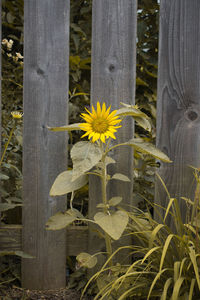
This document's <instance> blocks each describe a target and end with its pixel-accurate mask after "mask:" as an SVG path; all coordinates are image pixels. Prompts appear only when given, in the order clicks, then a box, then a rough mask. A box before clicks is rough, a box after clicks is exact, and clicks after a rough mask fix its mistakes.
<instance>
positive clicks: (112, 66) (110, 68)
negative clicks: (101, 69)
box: [108, 64, 115, 72]
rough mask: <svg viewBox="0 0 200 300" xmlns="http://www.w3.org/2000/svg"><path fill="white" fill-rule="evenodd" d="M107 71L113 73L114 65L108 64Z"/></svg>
mask: <svg viewBox="0 0 200 300" xmlns="http://www.w3.org/2000/svg"><path fill="white" fill-rule="evenodd" d="M108 70H109V71H110V72H114V71H115V65H113V64H110V65H109V67H108Z"/></svg>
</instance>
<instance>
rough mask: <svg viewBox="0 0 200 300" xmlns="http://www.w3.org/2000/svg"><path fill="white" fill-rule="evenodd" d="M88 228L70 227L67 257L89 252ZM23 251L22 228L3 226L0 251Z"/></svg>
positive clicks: (0, 231)
mask: <svg viewBox="0 0 200 300" xmlns="http://www.w3.org/2000/svg"><path fill="white" fill-rule="evenodd" d="M87 239H88V227H87V226H68V227H67V230H66V253H65V257H67V256H76V255H78V254H79V253H80V252H86V251H87ZM17 250H22V226H21V225H2V226H1V227H0V251H17Z"/></svg>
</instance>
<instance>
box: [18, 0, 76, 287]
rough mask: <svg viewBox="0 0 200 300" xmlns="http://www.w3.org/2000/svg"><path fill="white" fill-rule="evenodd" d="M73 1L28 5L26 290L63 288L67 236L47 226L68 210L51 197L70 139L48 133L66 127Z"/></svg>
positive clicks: (50, 0) (34, 1)
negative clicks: (27, 257) (28, 255)
mask: <svg viewBox="0 0 200 300" xmlns="http://www.w3.org/2000/svg"><path fill="white" fill-rule="evenodd" d="M69 5H70V1H69V0H58V1H54V0H43V1H41V0H32V1H25V2H24V14H25V22H24V34H25V38H24V133H23V176H24V181H23V199H24V209H23V238H22V248H23V251H24V252H26V253H29V254H31V255H33V256H35V259H32V260H30V259H29V260H28V259H27V260H25V259H24V260H23V262H22V284H23V287H25V288H28V289H41V290H45V289H56V288H61V287H64V286H65V278H66V275H65V274H66V267H65V259H66V248H65V245H66V239H65V238H66V234H65V231H64V230H63V231H56V232H52V231H47V230H46V229H45V223H46V222H47V220H48V218H49V217H50V216H52V215H53V214H55V213H56V212H57V211H60V210H64V208H65V198H62V197H60V198H55V197H50V196H49V191H50V187H51V185H52V184H53V181H54V180H55V177H56V176H57V175H58V174H59V173H60V172H62V171H64V170H65V169H66V161H67V145H66V142H67V137H66V135H65V133H63V132H62V133H55V132H50V131H48V130H47V128H46V127H47V126H62V125H64V124H66V118H67V117H66V116H67V98H68V61H69V9H70V6H69Z"/></svg>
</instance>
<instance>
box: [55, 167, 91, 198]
mask: <svg viewBox="0 0 200 300" xmlns="http://www.w3.org/2000/svg"><path fill="white" fill-rule="evenodd" d="M72 174H73V171H71V170H70V171H65V172H62V173H60V174H59V175H58V176H57V178H56V180H55V181H54V183H53V185H52V187H51V190H50V195H51V196H58V195H65V194H68V193H70V192H72V191H75V190H78V189H80V188H82V187H83V186H84V185H85V184H86V183H87V182H88V178H87V175H82V176H80V177H79V178H77V179H76V180H74V181H72Z"/></svg>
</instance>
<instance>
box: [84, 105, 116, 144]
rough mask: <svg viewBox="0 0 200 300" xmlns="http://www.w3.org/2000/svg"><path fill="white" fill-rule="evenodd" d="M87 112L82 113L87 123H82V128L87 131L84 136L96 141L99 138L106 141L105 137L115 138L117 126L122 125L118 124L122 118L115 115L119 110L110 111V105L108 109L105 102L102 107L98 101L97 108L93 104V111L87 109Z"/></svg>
mask: <svg viewBox="0 0 200 300" xmlns="http://www.w3.org/2000/svg"><path fill="white" fill-rule="evenodd" d="M85 110H86V111H87V114H85V113H83V114H81V118H83V119H84V120H85V121H86V123H82V124H81V125H80V129H81V130H84V131H86V133H85V134H84V135H82V137H85V136H88V139H91V138H92V142H93V143H94V142H95V141H97V140H101V141H102V142H103V143H105V139H107V138H109V137H111V138H113V139H115V138H116V137H115V135H114V133H115V132H116V131H117V130H116V129H117V128H120V127H121V126H116V124H118V123H120V122H121V120H120V119H119V118H118V116H115V114H116V112H117V110H114V111H113V112H111V113H110V107H109V108H108V109H106V105H105V103H103V105H102V108H101V105H100V103H99V102H97V109H96V110H95V109H94V107H93V106H92V112H90V111H89V110H87V108H85Z"/></svg>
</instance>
